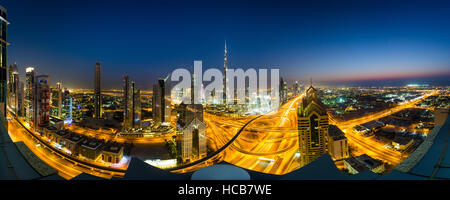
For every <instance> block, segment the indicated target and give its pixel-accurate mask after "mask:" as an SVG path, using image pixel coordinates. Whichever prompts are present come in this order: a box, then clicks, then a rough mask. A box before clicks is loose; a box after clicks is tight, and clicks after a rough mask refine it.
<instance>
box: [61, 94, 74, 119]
mask: <svg viewBox="0 0 450 200" xmlns="http://www.w3.org/2000/svg"><path fill="white" fill-rule="evenodd" d="M72 113H73V97H72V95H70V94H69V91H67V90H66V91H64V93H63V95H62V105H61V119H63V120H67V121H68V122H71V121H72V119H73V114H72Z"/></svg>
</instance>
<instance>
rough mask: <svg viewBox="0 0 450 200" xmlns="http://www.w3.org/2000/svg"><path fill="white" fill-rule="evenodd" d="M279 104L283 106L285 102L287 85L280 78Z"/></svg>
mask: <svg viewBox="0 0 450 200" xmlns="http://www.w3.org/2000/svg"><path fill="white" fill-rule="evenodd" d="M279 87H280V104H284V103H286V102H287V92H288V91H287V84H286V82H285V81H284V80H283V78H282V77H280V86H279Z"/></svg>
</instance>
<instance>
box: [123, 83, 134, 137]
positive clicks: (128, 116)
mask: <svg viewBox="0 0 450 200" xmlns="http://www.w3.org/2000/svg"><path fill="white" fill-rule="evenodd" d="M130 94H132V89H131V82H130V78H129V77H128V75H124V76H123V101H122V107H123V128H124V129H125V130H128V129H130V128H132V124H133V117H132V114H133V112H132V111H131V109H133V100H132V99H131V97H132V95H130Z"/></svg>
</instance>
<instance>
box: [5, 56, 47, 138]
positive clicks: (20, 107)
mask: <svg viewBox="0 0 450 200" xmlns="http://www.w3.org/2000/svg"><path fill="white" fill-rule="evenodd" d="M25 73H26V74H25V84H24V83H23V82H20V80H19V72H18V69H17V64H13V65H10V67H9V74H8V75H9V81H8V100H7V105H8V107H9V108H10V109H11V110H12V111H13V113H15V114H16V116H19V117H25V121H26V122H28V124H29V125H30V126H31V127H32V128H34V129H38V128H40V127H44V126H48V125H49V120H50V86H49V76H48V75H37V73H36V71H35V69H34V67H27V68H26V69H25Z"/></svg>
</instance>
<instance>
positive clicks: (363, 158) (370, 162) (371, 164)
mask: <svg viewBox="0 0 450 200" xmlns="http://www.w3.org/2000/svg"><path fill="white" fill-rule="evenodd" d="M356 160H357V161H359V162H360V163H362V164H364V165H365V166H366V167H367V168H369V169H374V168H377V167H378V166H380V165H383V162H382V161H380V160H377V159H373V158H372V157H370V156H368V155H367V154H363V155H360V156H358V157H356Z"/></svg>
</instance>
